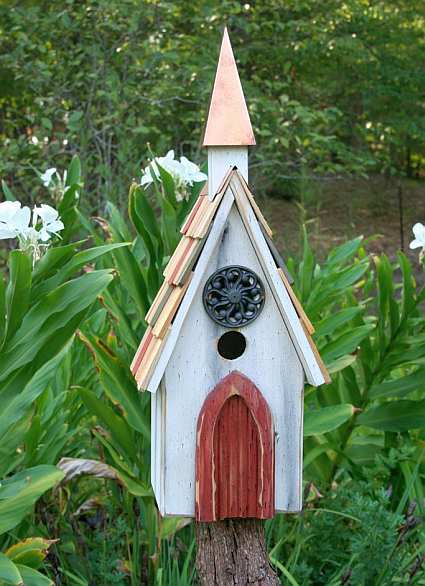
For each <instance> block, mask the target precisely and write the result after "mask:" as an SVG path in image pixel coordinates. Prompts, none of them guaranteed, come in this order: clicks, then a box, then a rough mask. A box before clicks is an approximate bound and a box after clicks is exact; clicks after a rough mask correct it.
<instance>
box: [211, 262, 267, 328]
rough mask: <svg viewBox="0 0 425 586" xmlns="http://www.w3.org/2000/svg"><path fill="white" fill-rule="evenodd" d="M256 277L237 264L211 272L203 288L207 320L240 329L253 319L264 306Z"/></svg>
mask: <svg viewBox="0 0 425 586" xmlns="http://www.w3.org/2000/svg"><path fill="white" fill-rule="evenodd" d="M264 299H265V293H264V285H263V283H262V282H261V280H260V277H259V276H258V275H256V274H255V273H254V272H253V271H251V270H250V269H247V268H246V267H241V266H229V267H223V268H221V269H218V271H215V273H213V274H212V275H211V277H210V278H209V279H208V281H207V282H206V284H205V287H204V293H203V301H204V307H205V310H206V312H207V313H208V315H209V316H210V318H211V319H213V320H214V321H215V322H216V323H218V324H220V325H222V326H225V327H227V328H240V327H242V326H246V325H247V324H249V323H251V322H252V321H254V319H255V318H257V317H258V316H259V315H260V313H261V310H262V309H263V307H264Z"/></svg>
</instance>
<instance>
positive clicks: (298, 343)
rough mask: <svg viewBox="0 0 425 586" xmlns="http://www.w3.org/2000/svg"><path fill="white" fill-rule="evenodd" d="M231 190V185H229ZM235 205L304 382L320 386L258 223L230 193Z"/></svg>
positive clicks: (311, 355)
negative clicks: (301, 369) (288, 335)
mask: <svg viewBox="0 0 425 586" xmlns="http://www.w3.org/2000/svg"><path fill="white" fill-rule="evenodd" d="M230 188H231V189H232V182H231V183H230ZM233 195H234V197H235V199H236V204H237V206H238V208H239V211H240V213H241V216H242V220H243V222H244V224H245V227H246V229H247V231H248V234H249V237H250V239H251V242H252V245H253V246H254V248H255V250H256V252H257V257H258V259H259V261H260V263H261V265H262V267H263V270H264V272H265V275H266V277H267V280H268V282H269V285H270V287H271V290H272V293H273V295H274V297H275V300H276V304H277V306H278V307H279V309H280V314H281V316H282V318H283V320H284V321H285V323H286V326H287V328H288V330H289V332H290V335H291V338H292V342H293V343H294V345H295V348H296V350H297V353H298V356H299V358H300V360H301V362H302V364H303V366H304V369H305V373H306V377H307V380H308V382H309V383H310V384H311V385H313V386H316V387H317V386H320V385H322V384H323V383H324V382H325V379H324V376H323V374H322V371H321V370H320V366H319V364H318V362H317V360H316V357H315V355H314V352H313V350H312V349H311V346H310V344H309V342H308V340H307V337H306V335H305V332H304V330H303V328H302V325H301V323H300V320H299V318H298V315H297V312H296V311H295V308H294V306H293V303H292V301H291V298H290V297H289V293H288V292H287V290H286V288H285V285H284V284H283V282H282V279H281V278H280V276H279V273H278V272H277V270H276V263H275V261H274V259H273V256H272V254H271V252H270V249H269V247H268V245H267V242H266V240H265V238H264V235H263V233H262V231H261V228H260V226H259V224H258V220H257V218H256V217H255V214H254V212H253V210H252V208H251V206H250V205H249V202H248V201H247V199H246V198H244V197H241V196H240V195H239V194H238V191H237V190H236V189H235V190H234V194H233Z"/></svg>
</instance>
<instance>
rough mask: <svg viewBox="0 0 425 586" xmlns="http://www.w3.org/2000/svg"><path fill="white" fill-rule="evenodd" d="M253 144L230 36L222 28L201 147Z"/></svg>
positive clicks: (252, 134)
mask: <svg viewBox="0 0 425 586" xmlns="http://www.w3.org/2000/svg"><path fill="white" fill-rule="evenodd" d="M254 144H255V137H254V132H253V130H252V126H251V121H250V119H249V114H248V108H247V107H246V103H245V97H244V95H243V90H242V85H241V81H240V79H239V74H238V69H237V67H236V61H235V58H234V56H233V51H232V45H231V44H230V39H229V34H228V32H227V28H225V29H224V33H223V40H222V42H221V49H220V56H219V59H218V65H217V71H216V74H215V80H214V87H213V91H212V94H211V101H210V109H209V112H208V119H207V123H206V126H205V133H204V140H203V146H248V145H254Z"/></svg>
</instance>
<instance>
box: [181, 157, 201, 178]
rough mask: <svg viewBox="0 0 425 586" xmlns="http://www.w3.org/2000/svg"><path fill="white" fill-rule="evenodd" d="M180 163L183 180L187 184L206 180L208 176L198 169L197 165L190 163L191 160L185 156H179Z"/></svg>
mask: <svg viewBox="0 0 425 586" xmlns="http://www.w3.org/2000/svg"><path fill="white" fill-rule="evenodd" d="M180 164H181V167H182V170H183V178H184V181H185V182H186V183H187V184H188V185H193V183H200V182H201V181H206V180H207V179H208V176H207V175H205V173H202V171H200V170H199V167H198V165H195V163H192V161H189V159H187V158H186V157H180Z"/></svg>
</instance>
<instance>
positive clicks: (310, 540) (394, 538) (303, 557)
mask: <svg viewBox="0 0 425 586" xmlns="http://www.w3.org/2000/svg"><path fill="white" fill-rule="evenodd" d="M419 522H420V521H419V518H417V517H415V515H414V507H411V508H410V510H409V511H407V513H406V514H405V515H401V514H399V513H397V512H394V511H392V510H391V506H390V499H389V497H388V494H386V493H385V492H384V491H383V490H382V489H374V488H373V487H371V485H370V484H369V483H365V482H359V483H355V482H353V481H350V482H349V483H344V484H343V485H341V486H340V487H339V488H338V489H337V490H332V491H329V492H328V493H327V494H326V495H325V496H322V497H321V498H320V499H315V500H312V501H310V502H309V504H308V505H307V507H306V509H305V511H304V513H303V515H302V516H301V517H298V518H296V519H294V520H291V519H290V518H286V519H284V518H283V517H282V516H280V517H278V518H276V519H275V520H273V521H272V522H271V523H270V524H269V527H268V538H269V541H270V542H271V545H272V549H271V553H270V557H271V560H272V563H273V564H274V565H276V567H277V568H279V567H280V566H283V565H284V567H285V569H286V571H287V572H288V574H289V575H290V576H291V577H292V579H293V582H292V583H293V584H295V585H298V584H299V585H301V584H303V585H305V586H308V585H310V584H318V585H319V584H326V585H327V586H333V585H334V586H337V585H338V584H344V583H348V584H362V585H364V586H372V585H373V586H378V585H383V584H391V583H403V584H407V583H409V584H418V583H421V581H420V580H421V574H422V572H421V571H420V566H419V567H416V569H415V566H416V564H415V558H416V556H420V552H421V550H422V547H421V545H420V542H418V536H419V525H418V523H419ZM273 542H274V545H273ZM418 570H419V571H418ZM409 579H410V581H409Z"/></svg>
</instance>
